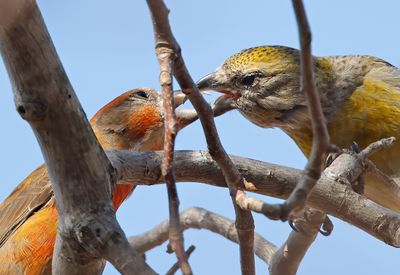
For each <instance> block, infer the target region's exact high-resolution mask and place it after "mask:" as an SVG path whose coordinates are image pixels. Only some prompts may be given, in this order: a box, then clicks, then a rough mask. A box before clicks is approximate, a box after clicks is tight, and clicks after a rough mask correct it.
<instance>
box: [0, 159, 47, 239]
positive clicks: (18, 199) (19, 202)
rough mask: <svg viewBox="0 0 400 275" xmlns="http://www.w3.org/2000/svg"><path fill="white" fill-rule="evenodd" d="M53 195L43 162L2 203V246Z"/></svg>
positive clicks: (0, 210)
mask: <svg viewBox="0 0 400 275" xmlns="http://www.w3.org/2000/svg"><path fill="white" fill-rule="evenodd" d="M52 196H53V191H52V188H51V183H50V179H49V176H48V173H47V168H46V166H45V165H44V164H43V165H41V166H39V167H38V168H37V169H36V170H35V171H33V172H32V173H31V174H30V175H29V176H28V177H27V178H26V179H25V180H24V181H22V182H21V183H20V184H19V185H18V186H17V187H16V188H15V189H14V191H13V192H12V193H11V194H10V195H9V196H8V197H7V198H6V199H5V200H4V201H3V202H2V203H1V204H0V247H2V246H3V244H4V243H5V242H6V241H7V239H8V237H9V236H10V235H11V234H12V233H13V232H15V230H16V229H17V228H18V227H19V226H21V225H22V224H23V223H24V222H25V221H26V220H27V219H28V218H29V217H30V216H31V215H33V214H34V213H35V212H37V211H38V210H39V209H40V208H41V207H43V206H44V205H46V204H47V203H48V202H49V200H50V199H51V197H52Z"/></svg>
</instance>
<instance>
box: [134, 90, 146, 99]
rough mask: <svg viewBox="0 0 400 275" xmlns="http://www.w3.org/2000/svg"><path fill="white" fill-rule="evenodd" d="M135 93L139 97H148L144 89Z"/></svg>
mask: <svg viewBox="0 0 400 275" xmlns="http://www.w3.org/2000/svg"><path fill="white" fill-rule="evenodd" d="M136 94H137V95H138V96H140V97H144V98H149V95H148V94H147V93H146V92H144V91H138V92H137V93H136Z"/></svg>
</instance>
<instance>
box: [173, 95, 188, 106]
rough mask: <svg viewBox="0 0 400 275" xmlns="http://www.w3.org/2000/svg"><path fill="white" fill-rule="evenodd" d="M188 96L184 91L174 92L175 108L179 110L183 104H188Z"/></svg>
mask: <svg viewBox="0 0 400 275" xmlns="http://www.w3.org/2000/svg"><path fill="white" fill-rule="evenodd" d="M186 99H187V97H186V95H185V94H184V93H183V92H182V91H175V92H174V103H175V104H174V108H175V109H176V108H178V107H179V106H181V105H182V104H183V103H185V102H186Z"/></svg>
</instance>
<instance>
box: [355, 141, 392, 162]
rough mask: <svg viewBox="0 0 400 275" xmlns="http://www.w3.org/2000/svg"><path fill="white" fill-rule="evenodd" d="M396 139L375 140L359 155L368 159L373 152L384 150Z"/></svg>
mask: <svg viewBox="0 0 400 275" xmlns="http://www.w3.org/2000/svg"><path fill="white" fill-rule="evenodd" d="M395 141H396V138H395V137H389V138H383V139H381V140H378V141H375V142H373V143H371V144H370V145H368V146H367V147H366V148H365V149H363V150H362V151H361V152H360V153H359V156H360V158H362V159H366V158H368V157H370V156H371V155H372V154H373V153H375V152H377V151H380V150H383V149H385V148H387V147H389V146H391V145H393V143H394V142H395Z"/></svg>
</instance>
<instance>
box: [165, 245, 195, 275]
mask: <svg viewBox="0 0 400 275" xmlns="http://www.w3.org/2000/svg"><path fill="white" fill-rule="evenodd" d="M195 249H196V247H195V246H194V245H191V246H189V248H188V249H187V250H186V252H185V254H186V258H187V259H189V257H190V255H191V254H192V253H193V251H194V250H195ZM178 269H179V262H176V263H174V265H173V266H171V268H170V269H169V270H168V271H167V273H165V274H166V275H174V274H175V273H176V272H177V271H178Z"/></svg>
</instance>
